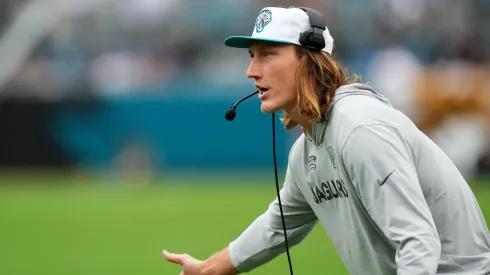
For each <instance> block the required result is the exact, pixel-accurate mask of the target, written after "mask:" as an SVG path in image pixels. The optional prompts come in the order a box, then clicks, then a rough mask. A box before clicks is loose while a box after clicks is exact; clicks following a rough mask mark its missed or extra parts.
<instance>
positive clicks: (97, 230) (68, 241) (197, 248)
mask: <svg viewBox="0 0 490 275" xmlns="http://www.w3.org/2000/svg"><path fill="white" fill-rule="evenodd" d="M37 180H39V179H37ZM31 181H36V180H33V179H31ZM40 181H42V180H40ZM45 181H46V182H48V180H45ZM50 181H51V180H49V182H50ZM67 181H68V182H67ZM2 183H3V184H5V180H3V181H2ZM19 183H20V184H19ZM53 183H54V184H49V185H43V184H46V183H43V184H39V185H37V186H34V185H23V184H22V182H18V184H17V185H15V187H13V186H12V185H1V186H0V274H9V275H20V274H22V275H24V274H25V275H28V274H29V275H30V274H46V275H48V274H49V275H58V274H59V275H62V274H63V275H65V274H70V275H78V274H80V275H87V274H91V275H98V274H100V275H107V274H118V275H123V274H128V275H129V274H145V275H150V274H164V275H167V274H179V268H178V267H177V266H175V265H173V264H170V263H167V262H165V261H164V259H163V258H162V257H161V250H162V249H164V248H165V249H168V250H170V251H172V252H186V253H189V254H191V255H194V256H196V257H199V258H204V257H207V256H208V255H209V254H210V253H213V252H215V251H217V250H219V249H221V248H222V247H224V246H225V245H227V243H228V242H229V241H230V240H232V239H233V238H234V237H236V236H237V234H239V233H240V232H241V231H242V230H243V229H244V228H245V227H246V226H248V224H249V223H250V222H252V220H253V219H254V218H255V217H256V216H258V215H260V214H261V213H262V212H263V211H264V210H265V209H266V207H267V206H268V204H269V203H270V201H271V200H272V199H273V198H274V196H275V187H274V185H273V183H272V185H271V184H270V183H268V182H260V181H259V182H257V181H243V182H241V183H240V182H238V183H237V182H235V183H233V184H217V183H216V182H215V181H209V182H208V181H195V182H194V183H192V184H191V183H188V182H174V181H171V182H168V181H161V182H159V181H155V182H152V183H151V184H149V185H139V184H134V183H135V182H133V184H128V183H130V182H124V183H121V184H118V183H114V182H112V181H111V182H110V183H109V182H105V181H104V180H100V179H99V180H95V181H94V180H93V179H90V180H88V179H84V180H80V179H78V180H66V179H63V177H61V178H58V179H57V180H54V182H53ZM19 186H23V187H19ZM472 186H473V185H472ZM474 190H475V193H476V195H477V199H478V201H479V203H480V205H481V207H482V209H483V212H484V215H485V216H486V218H487V220H490V182H486V183H480V184H477V185H474ZM291 256H292V260H293V268H294V270H295V274H339V275H340V274H347V272H346V270H345V268H344V266H343V264H342V262H341V261H340V258H339V257H338V255H337V253H336V251H335V250H334V248H333V246H332V245H331V242H330V240H329V239H328V237H327V235H326V234H325V233H324V231H323V229H322V228H321V227H319V226H317V227H316V228H315V230H314V231H313V232H312V233H311V234H310V235H309V236H308V237H307V238H306V239H305V241H303V243H301V244H300V245H299V246H298V247H296V248H293V250H292V251H291ZM288 272H289V269H288V266H287V259H286V257H285V255H283V256H280V257H278V258H277V259H275V260H274V261H272V262H271V263H269V264H268V265H265V266H263V267H261V268H259V269H257V270H256V271H254V272H251V273H250V274H253V275H265V274H268V275H269V274H289V273H288Z"/></svg>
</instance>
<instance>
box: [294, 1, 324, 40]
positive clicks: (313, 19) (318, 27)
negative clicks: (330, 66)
mask: <svg viewBox="0 0 490 275" xmlns="http://www.w3.org/2000/svg"><path fill="white" fill-rule="evenodd" d="M300 9H302V10H304V11H305V12H306V14H308V17H309V18H310V25H311V30H309V31H306V32H304V33H302V34H301V36H300V38H299V42H300V43H301V45H303V46H304V47H307V48H311V49H316V50H321V49H323V48H325V38H324V37H323V32H324V31H325V25H326V22H325V17H324V16H323V14H322V13H320V12H319V11H316V10H314V9H310V8H306V7H302V8H300Z"/></svg>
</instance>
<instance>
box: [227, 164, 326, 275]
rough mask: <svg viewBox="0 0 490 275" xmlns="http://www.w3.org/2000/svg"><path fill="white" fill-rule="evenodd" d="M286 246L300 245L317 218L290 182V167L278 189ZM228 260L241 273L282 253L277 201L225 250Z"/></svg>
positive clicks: (281, 234) (279, 214)
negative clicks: (228, 256) (227, 252)
mask: <svg viewBox="0 0 490 275" xmlns="http://www.w3.org/2000/svg"><path fill="white" fill-rule="evenodd" d="M280 197H281V204H282V209H283V213H284V220H285V224H286V232H287V237H288V245H289V247H290V248H291V247H292V246H294V245H297V244H298V243H300V242H301V241H302V240H303V239H304V238H305V237H306V236H307V235H308V234H309V233H310V232H311V230H312V229H313V228H314V226H315V224H316V223H317V218H316V216H315V214H314V212H313V210H312V209H311V208H310V206H309V204H308V203H307V202H306V200H305V198H304V197H303V194H302V193H301V191H300V190H299V188H298V187H297V185H296V183H295V182H294V181H293V178H292V175H291V172H290V168H289V167H288V169H287V172H286V178H285V182H284V186H283V188H282V189H281V190H280ZM228 249H229V253H230V259H231V262H232V263H233V265H234V266H235V267H236V268H237V269H238V270H240V271H241V272H248V271H251V270H253V269H255V268H257V267H259V266H261V265H263V264H265V263H267V262H269V261H271V260H272V259H274V258H275V257H277V256H278V255H280V254H281V253H284V252H286V248H285V240H284V229H283V226H282V219H281V212H280V209H279V202H278V200H277V198H276V199H275V200H274V201H273V202H272V203H271V204H270V205H269V207H268V209H267V210H266V211H265V213H263V214H262V215H260V216H259V217H258V218H257V219H256V220H255V221H253V222H252V224H251V225H250V226H249V227H248V228H247V229H246V230H245V231H244V232H243V233H242V234H241V235H240V236H239V237H238V238H237V239H236V240H234V241H233V242H231V243H230V245H229V247H228Z"/></svg>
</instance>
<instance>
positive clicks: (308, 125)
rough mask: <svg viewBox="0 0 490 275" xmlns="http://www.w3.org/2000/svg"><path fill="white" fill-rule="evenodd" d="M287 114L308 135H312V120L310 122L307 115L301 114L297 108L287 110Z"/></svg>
mask: <svg viewBox="0 0 490 275" xmlns="http://www.w3.org/2000/svg"><path fill="white" fill-rule="evenodd" d="M288 114H289V116H290V117H291V119H292V120H293V121H295V122H296V123H298V125H299V126H301V128H303V130H305V132H306V133H307V134H308V136H310V137H311V136H313V122H311V121H310V120H309V119H308V118H307V117H305V116H302V115H301V114H300V113H299V112H298V111H297V110H294V111H293V112H288Z"/></svg>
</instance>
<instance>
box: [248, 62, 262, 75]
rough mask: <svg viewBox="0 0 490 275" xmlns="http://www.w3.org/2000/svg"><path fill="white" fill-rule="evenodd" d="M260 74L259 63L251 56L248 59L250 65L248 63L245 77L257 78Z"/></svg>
mask: <svg viewBox="0 0 490 275" xmlns="http://www.w3.org/2000/svg"><path fill="white" fill-rule="evenodd" d="M261 76H262V73H261V70H260V66H259V63H258V62H257V59H254V58H253V59H252V60H251V61H250V65H248V69H247V77H248V78H254V79H257V78H260V77H261Z"/></svg>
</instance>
